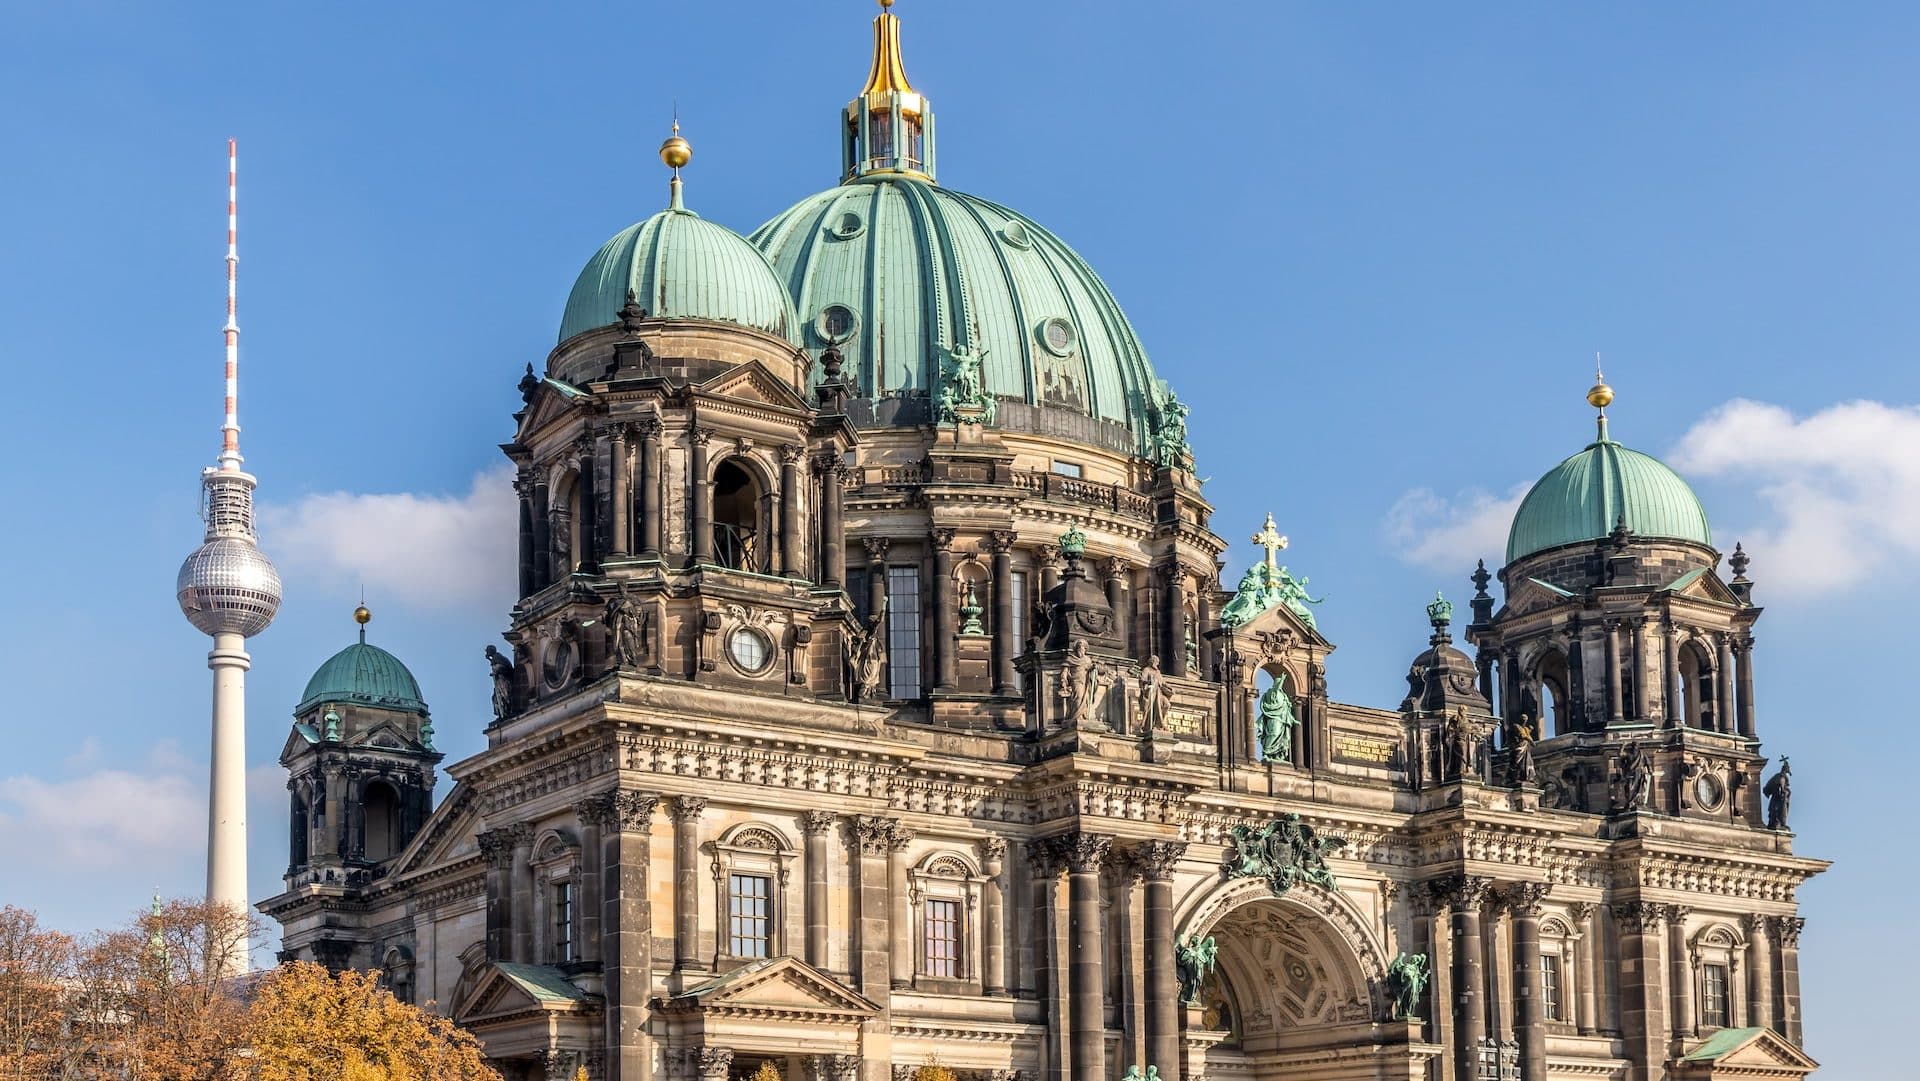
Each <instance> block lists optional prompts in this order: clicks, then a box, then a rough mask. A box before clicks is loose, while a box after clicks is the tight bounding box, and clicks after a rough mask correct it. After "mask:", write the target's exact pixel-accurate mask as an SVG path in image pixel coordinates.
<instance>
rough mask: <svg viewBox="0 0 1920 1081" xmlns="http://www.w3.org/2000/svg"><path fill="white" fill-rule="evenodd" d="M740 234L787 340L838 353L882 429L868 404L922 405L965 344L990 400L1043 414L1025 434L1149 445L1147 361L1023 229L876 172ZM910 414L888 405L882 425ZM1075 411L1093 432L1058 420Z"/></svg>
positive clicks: (1031, 229) (1116, 311)
mask: <svg viewBox="0 0 1920 1081" xmlns="http://www.w3.org/2000/svg"><path fill="white" fill-rule="evenodd" d="M751 239H752V241H753V242H754V243H755V244H757V245H759V246H760V248H761V249H762V250H763V251H765V252H766V253H767V258H768V259H769V260H771V261H772V263H773V266H774V269H775V270H776V271H777V272H778V275H779V279H780V281H781V282H782V283H783V284H784V285H785V286H786V288H787V290H788V292H789V293H790V294H791V295H792V298H793V302H794V306H795V308H796V309H798V311H799V314H800V318H801V319H802V320H803V327H804V333H803V335H802V336H801V344H802V345H804V346H805V347H807V348H808V349H809V350H811V351H812V352H813V353H814V354H815V355H816V356H817V355H818V354H819V353H820V352H821V351H822V350H823V349H825V348H826V346H828V345H829V344H838V345H839V347H840V351H841V354H842V355H843V356H844V357H845V358H846V361H847V371H848V372H849V373H850V374H851V375H853V376H854V378H855V380H856V382H857V385H858V386H859V387H860V390H861V395H862V396H863V397H867V398H872V399H874V400H875V402H876V414H879V420H880V422H881V423H885V422H886V421H887V417H886V415H885V410H884V408H883V407H881V406H880V403H882V402H884V401H886V400H888V399H907V400H912V399H920V398H924V397H926V396H927V395H929V394H930V393H932V392H933V388H936V387H937V386H938V378H939V372H940V369H941V364H942V362H943V360H944V358H945V357H946V355H947V352H948V351H949V350H951V349H954V348H956V347H964V348H970V349H971V350H973V351H974V352H976V353H977V352H980V351H982V350H984V351H985V353H986V360H985V364H984V365H983V367H984V374H985V384H986V390H987V392H988V393H989V394H993V395H995V396H997V397H999V398H1000V399H1002V400H1003V401H1011V402H1015V403H1026V404H1028V405H1030V406H1033V407H1036V410H1038V407H1053V408H1052V409H1048V410H1044V411H1037V412H1035V413H1034V414H1030V417H1031V419H1032V425H1031V426H1033V427H1035V428H1037V429H1039V430H1046V431H1052V432H1056V433H1058V434H1069V435H1073V434H1082V432H1081V429H1090V430H1091V431H1090V432H1089V433H1088V434H1094V435H1095V436H1096V437H1100V438H1099V441H1101V442H1106V443H1109V444H1113V445H1116V446H1118V445H1122V444H1125V448H1124V449H1126V450H1128V451H1131V452H1135V453H1138V452H1142V451H1143V450H1144V449H1146V448H1147V447H1148V446H1149V435H1148V433H1149V431H1150V424H1149V423H1148V418H1149V409H1150V403H1154V404H1157V402H1158V401H1159V395H1160V393H1161V390H1160V388H1159V386H1158V383H1157V381H1156V379H1155V377H1154V374H1153V367H1152V365H1150V364H1149V363H1148V361H1147V353H1146V350H1145V349H1143V348H1142V347H1141V345H1140V340H1139V338H1138V337H1136V336H1135V335H1134V332H1133V327H1131V326H1130V325H1128V323H1127V317H1126V315H1125V314H1124V313H1123V312H1121V310H1120V305H1119V304H1118V303H1117V302H1115V300H1114V299H1113V294H1112V293H1110V292H1108V291H1107V287H1106V285H1105V284H1104V283H1103V282H1101V280H1100V277H1099V275H1097V274H1095V273H1094V272H1093V268H1092V267H1090V266H1088V265H1087V263H1086V261H1085V260H1083V259H1081V258H1080V256H1079V255H1077V254H1075V252H1074V251H1073V249H1072V248H1069V247H1068V246H1067V245H1066V244H1065V243H1064V242H1062V241H1061V240H1060V238H1059V237H1056V236H1055V235H1053V233H1051V232H1049V231H1048V230H1046V229H1045V228H1043V227H1041V226H1040V225H1038V224H1036V223H1035V222H1033V221H1032V220H1031V219H1029V218H1027V217H1025V216H1023V215H1021V214H1019V213H1017V212H1015V211H1013V210H1010V209H1008V208H1006V207H1004V206H1001V205H1000V204H998V203H993V202H989V201H987V200H985V199H980V198H976V197H974V196H971V195H965V194H962V193H960V192H957V191H952V190H950V189H947V188H942V187H939V186H937V185H935V184H933V183H932V182H931V181H930V180H929V179H928V178H926V177H925V176H921V175H916V174H914V173H911V172H899V171H877V172H870V173H866V174H863V175H859V176H856V177H854V178H853V179H851V180H850V181H849V182H847V183H845V184H842V185H840V186H839V187H836V188H832V189H829V190H827V191H823V192H820V193H818V194H816V195H812V196H809V197H807V198H806V199H803V200H801V201H800V202H798V203H795V204H794V205H793V206H792V207H790V208H788V209H787V210H785V211H783V212H782V213H780V214H779V215H778V216H776V217H775V218H774V219H773V220H771V221H769V222H767V223H766V224H765V225H762V226H761V227H760V228H759V229H757V230H755V231H754V232H753V233H752V235H751ZM923 412H924V410H912V409H902V410H900V411H899V412H898V413H897V414H896V420H895V422H896V423H913V422H915V421H919V422H924V421H925V418H924V416H921V415H920V414H921V413H923ZM1042 412H1044V414H1045V415H1044V416H1043V415H1042ZM1075 415H1079V416H1080V417H1082V418H1091V419H1092V421H1093V424H1092V425H1088V424H1087V421H1086V420H1085V419H1081V420H1080V421H1079V422H1078V424H1077V425H1075V424H1071V423H1065V422H1066V421H1067V420H1069V419H1071V418H1072V417H1074V416H1075ZM1051 417H1059V418H1061V420H1060V421H1050V420H1049V419H1048V418H1051ZM1002 418H1003V423H1005V418H1007V411H1006V410H1002ZM1101 422H1105V423H1104V424H1103V423H1101ZM1101 429H1104V430H1105V431H1104V433H1103V432H1101Z"/></svg>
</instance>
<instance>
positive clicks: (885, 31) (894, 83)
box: [860, 0, 914, 95]
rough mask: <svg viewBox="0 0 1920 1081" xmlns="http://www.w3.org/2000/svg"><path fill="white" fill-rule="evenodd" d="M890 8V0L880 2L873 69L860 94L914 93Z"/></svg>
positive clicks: (898, 21)
mask: <svg viewBox="0 0 1920 1081" xmlns="http://www.w3.org/2000/svg"><path fill="white" fill-rule="evenodd" d="M892 7H893V0H880V14H879V15H877V16H875V17H874V20H873V68H872V70H870V71H868V72H867V85H866V86H865V87H862V88H861V90H860V93H861V94H862V95H866V94H887V93H899V94H911V93H913V92H914V90H913V84H912V83H909V82H908V81H907V68H906V64H905V63H904V62H903V61H902V60H901V59H900V19H899V17H898V16H896V15H895V14H894V13H893V12H892V11H891V10H889V9H891V8H892Z"/></svg>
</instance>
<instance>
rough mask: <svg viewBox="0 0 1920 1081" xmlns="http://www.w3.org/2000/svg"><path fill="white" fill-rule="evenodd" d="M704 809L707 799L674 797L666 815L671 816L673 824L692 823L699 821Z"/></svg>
mask: <svg viewBox="0 0 1920 1081" xmlns="http://www.w3.org/2000/svg"><path fill="white" fill-rule="evenodd" d="M706 809H707V797H705V796H675V797H673V803H672V805H671V806H670V807H669V808H668V812H667V813H668V814H671V815H672V816H673V820H674V821H675V822H694V821H698V820H699V818H700V813H701V812H702V811H705V810H706Z"/></svg>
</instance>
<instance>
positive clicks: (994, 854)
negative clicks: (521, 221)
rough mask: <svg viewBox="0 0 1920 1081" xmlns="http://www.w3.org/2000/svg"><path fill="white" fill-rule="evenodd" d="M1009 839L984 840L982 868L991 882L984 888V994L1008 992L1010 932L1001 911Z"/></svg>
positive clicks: (981, 846) (982, 841)
mask: <svg viewBox="0 0 1920 1081" xmlns="http://www.w3.org/2000/svg"><path fill="white" fill-rule="evenodd" d="M1006 857H1007V842H1006V841H1005V840H1003V839H1001V838H999V837H987V838H985V839H983V840H981V842H980V870H981V873H983V874H984V875H986V878H987V881H986V883H985V885H984V886H982V888H981V890H980V942H981V945H982V946H983V947H984V949H983V950H982V951H981V952H982V953H983V954H984V955H985V956H984V971H983V972H982V973H981V977H980V990H981V992H982V993H984V994H988V995H995V996H1003V995H1005V994H1006V993H1007V932H1006V928H1005V926H1004V925H1003V924H1002V917H1001V912H1002V910H1003V908H1004V905H1005V898H1006V889H1007V887H1006V880H1005V878H1004V877H1003V875H1004V874H1005V873H1006Z"/></svg>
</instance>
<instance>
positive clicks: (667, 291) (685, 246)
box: [560, 191, 800, 344]
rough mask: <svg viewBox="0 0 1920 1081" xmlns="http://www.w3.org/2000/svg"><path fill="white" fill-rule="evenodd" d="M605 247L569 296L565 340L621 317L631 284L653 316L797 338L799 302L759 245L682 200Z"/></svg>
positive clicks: (624, 231) (564, 320) (637, 300)
mask: <svg viewBox="0 0 1920 1081" xmlns="http://www.w3.org/2000/svg"><path fill="white" fill-rule="evenodd" d="M674 202H675V205H674V206H671V207H669V208H667V209H666V210H662V211H661V212H660V213H658V214H655V215H654V216H653V217H651V218H648V219H647V220H646V221H643V222H641V223H639V224H638V225H630V226H628V227H627V228H625V229H622V230H621V231H620V232H618V233H616V234H614V237H613V239H612V240H609V241H607V242H606V244H604V245H602V246H601V248H600V250H599V251H598V252H597V253H595V254H594V257H593V258H592V259H589V260H587V265H586V267H585V268H584V269H582V270H581V271H580V277H579V278H578V279H576V280H575V281H574V283H573V292H572V293H571V294H569V295H568V296H567V311H566V315H565V316H563V317H562V318H561V320H560V340H561V341H563V342H564V341H566V340H567V339H568V338H571V337H573V336H574V335H576V334H580V333H583V332H585V331H589V330H593V329H595V328H597V327H604V326H607V325H608V324H611V323H617V322H619V321H620V309H621V307H622V306H624V305H625V304H626V302H627V292H628V291H629V290H631V291H632V292H633V297H634V301H635V303H637V304H639V305H640V307H642V308H644V309H646V310H647V312H648V314H650V315H654V316H658V317H664V318H675V319H711V320H714V321H715V322H720V323H736V324H738V325H740V326H743V327H752V328H754V329H755V330H764V331H766V332H767V333H769V334H774V335H777V336H779V337H782V338H786V339H788V340H789V341H792V342H794V343H795V344H798V343H799V342H798V339H797V338H796V337H795V335H797V334H798V333H799V332H800V320H799V317H798V316H796V315H794V313H793V301H792V300H791V299H790V298H789V297H788V296H787V290H786V288H785V287H784V286H782V285H781V284H780V279H779V278H777V277H776V276H775V275H774V272H773V267H772V266H771V265H769V264H768V262H767V257H766V256H764V255H762V254H761V253H760V249H759V248H756V247H754V246H753V245H752V244H749V243H748V242H747V240H746V238H745V237H742V236H741V235H740V234H739V233H736V232H734V231H733V230H731V229H728V228H727V227H726V226H724V225H716V224H714V223H713V222H710V221H707V220H706V219H704V218H702V217H700V215H698V214H695V213H693V212H692V211H690V210H687V209H686V208H685V207H682V206H680V205H678V204H679V193H678V191H676V192H675V193H674Z"/></svg>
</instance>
